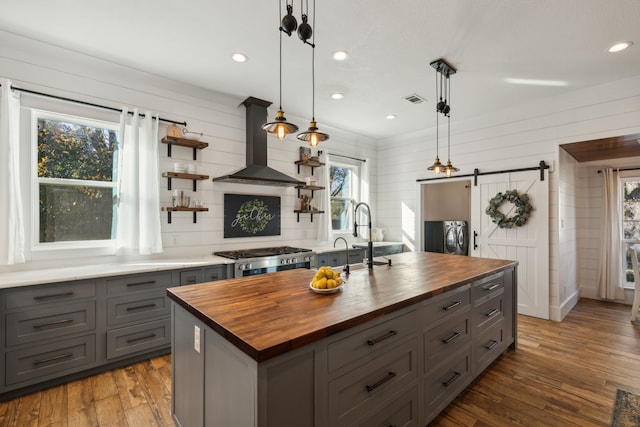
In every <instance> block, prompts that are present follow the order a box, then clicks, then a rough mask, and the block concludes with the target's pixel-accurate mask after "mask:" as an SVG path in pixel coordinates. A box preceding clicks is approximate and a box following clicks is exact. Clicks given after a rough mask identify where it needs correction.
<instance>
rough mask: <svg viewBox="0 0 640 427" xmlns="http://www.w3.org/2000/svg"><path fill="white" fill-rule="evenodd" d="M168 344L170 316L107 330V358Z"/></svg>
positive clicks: (169, 340)
mask: <svg viewBox="0 0 640 427" xmlns="http://www.w3.org/2000/svg"><path fill="white" fill-rule="evenodd" d="M170 345H171V319H170V318H166V319H160V320H155V321H152V322H146V323H141V324H137V325H134V326H127V327H124V328H118V329H113V330H111V331H108V332H107V359H115V358H118V357H123V356H129V355H131V354H135V353H139V352H141V351H145V350H151V349H154V348H158V347H168V346H170Z"/></svg>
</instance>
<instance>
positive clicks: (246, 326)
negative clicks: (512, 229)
mask: <svg viewBox="0 0 640 427" xmlns="http://www.w3.org/2000/svg"><path fill="white" fill-rule="evenodd" d="M390 257H391V258H392V260H393V266H391V267H389V266H380V267H375V268H374V270H373V271H368V270H357V271H353V272H352V273H351V274H350V275H349V277H348V279H347V281H346V283H345V284H344V285H343V287H342V289H340V290H339V291H338V292H336V293H333V294H324V295H320V294H316V293H314V292H312V291H311V290H310V289H309V287H308V283H309V281H310V280H311V279H312V277H313V275H314V271H309V270H305V269H301V270H289V271H283V272H278V273H271V274H267V275H258V276H249V277H245V278H240V279H231V280H223V281H219V282H215V283H210V284H205V285H202V286H200V287H192V286H186V287H185V286H183V287H180V288H172V289H169V290H168V291H167V292H168V295H169V297H170V298H171V299H172V300H173V302H174V304H172V313H173V315H172V332H173V337H174V339H173V341H172V343H173V344H172V346H173V347H172V352H173V358H172V363H173V369H172V375H173V381H172V386H173V390H172V412H173V417H174V420H175V421H176V425H178V426H181V427H199V426H207V427H215V426H225V427H234V426H237V427H247V426H259V427H265V426H269V427H276V426H277V427H286V426H295V427H302V426H316V427H337V426H425V425H427V424H428V423H429V421H431V420H432V419H433V418H434V417H435V416H436V415H437V414H438V413H440V412H441V411H442V410H443V409H444V408H445V407H446V406H447V405H448V404H449V403H450V402H451V401H452V400H453V399H454V398H455V397H456V396H457V395H458V394H459V393H460V392H461V391H462V390H463V389H464V388H465V387H466V386H467V385H468V384H469V383H470V382H471V381H472V380H473V379H474V378H475V377H477V376H478V375H479V374H480V373H481V372H482V371H483V370H484V369H486V368H487V367H488V366H489V365H490V364H491V362H492V361H494V360H495V359H496V358H497V357H498V356H499V355H500V354H502V353H503V352H504V351H505V350H506V349H507V348H512V349H515V347H516V269H517V263H516V262H513V261H505V260H494V259H480V258H471V257H462V256H456V255H444V254H436V253H425V252H407V253H403V254H397V255H391V256H390Z"/></svg>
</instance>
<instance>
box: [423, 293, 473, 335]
mask: <svg viewBox="0 0 640 427" xmlns="http://www.w3.org/2000/svg"><path fill="white" fill-rule="evenodd" d="M470 307H471V304H470V301H469V285H465V286H461V287H459V288H457V289H454V290H452V291H449V292H446V293H444V294H442V295H438V296H437V297H433V298H431V299H429V300H427V301H425V304H424V316H425V317H424V319H425V326H427V327H430V326H431V324H434V323H436V322H439V321H442V320H444V319H446V318H449V317H451V316H454V315H456V314H457V313H460V312H462V311H468V310H469V309H470Z"/></svg>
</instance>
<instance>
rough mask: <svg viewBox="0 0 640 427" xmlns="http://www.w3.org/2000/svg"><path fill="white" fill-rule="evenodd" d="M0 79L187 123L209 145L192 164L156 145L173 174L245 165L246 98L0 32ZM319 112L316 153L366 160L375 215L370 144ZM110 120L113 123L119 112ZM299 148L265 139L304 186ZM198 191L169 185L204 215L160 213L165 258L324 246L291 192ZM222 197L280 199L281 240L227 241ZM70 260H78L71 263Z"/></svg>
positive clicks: (188, 157)
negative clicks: (187, 168)
mask: <svg viewBox="0 0 640 427" xmlns="http://www.w3.org/2000/svg"><path fill="white" fill-rule="evenodd" d="M0 75H2V76H3V77H8V78H10V79H12V80H13V82H14V84H15V85H16V86H18V87H24V88H26V89H31V90H37V91H42V92H45V93H49V94H54V95H58V96H65V97H69V98H73V99H79V100H83V101H88V102H93V103H97V104H102V105H108V106H112V107H121V106H126V107H129V108H134V107H137V108H139V109H140V111H146V110H149V111H152V112H157V113H159V114H160V116H161V117H163V118H167V119H173V120H178V121H183V120H184V121H186V122H187V123H188V129H189V130H190V131H195V132H203V133H204V136H203V137H202V138H201V140H202V141H205V142H208V143H209V147H208V148H206V149H204V150H199V151H198V153H197V161H193V160H192V150H191V149H187V148H184V147H173V149H172V157H171V158H168V157H167V147H166V145H164V144H160V143H159V146H160V148H159V157H160V169H161V171H167V170H173V167H174V163H176V162H179V163H187V164H194V165H195V167H196V170H197V172H198V173H203V174H207V175H210V176H211V177H216V176H219V175H224V174H228V173H231V172H235V171H237V170H239V169H241V168H243V167H244V166H245V147H246V143H245V139H246V138H245V108H244V106H242V105H240V103H241V102H242V101H243V99H244V98H245V97H232V96H228V95H225V94H222V93H218V92H214V91H209V90H205V89H202V88H197V87H193V86H188V85H185V84H182V83H179V82H176V81H172V80H169V79H166V78H162V77H159V76H156V75H151V74H147V73H144V72H141V71H139V70H134V69H130V68H127V67H125V66H121V65H118V64H114V63H110V62H107V61H103V60H100V59H97V58H93V57H89V56H86V55H82V54H79V53H77V52H73V51H70V50H66V49H61V48H58V47H55V46H51V45H49V44H46V43H43V42H39V41H35V40H30V39H26V38H23V37H20V36H17V35H14V34H11V33H8V32H3V31H0ZM23 96H24V97H25V98H27V97H32V96H30V95H24V94H23ZM247 96H255V97H258V98H260V97H261V94H259V93H258V94H255V93H251V94H247ZM272 101H273V100H272ZM34 102H37V101H34ZM76 108H81V107H76ZM82 108H83V107H82ZM319 113H320V114H318V117H317V118H318V120H319V124H320V127H321V129H322V130H323V131H324V132H327V133H329V134H330V136H331V139H330V140H329V141H326V142H324V143H322V144H321V147H319V148H320V149H324V150H328V151H329V152H334V153H339V154H345V155H351V156H355V157H358V158H367V159H369V162H370V163H369V167H370V169H371V170H372V171H373V172H374V173H372V174H371V175H372V182H371V183H370V186H371V188H372V190H373V194H372V197H371V205H372V208H373V209H374V210H375V205H376V200H375V194H376V193H375V191H376V181H375V170H376V148H375V144H374V142H373V141H372V140H371V139H369V138H366V137H362V136H359V135H356V134H353V133H350V132H346V131H342V130H340V129H335V128H331V127H329V126H327V125H325V124H323V123H322V115H321V112H319ZM274 114H275V110H274V107H270V108H269V117H274ZM113 116H114V120H117V118H118V115H117V113H114V114H113ZM287 116H288V118H289V119H290V120H291V121H293V122H295V123H297V124H298V125H299V127H300V128H301V129H306V127H307V126H308V123H309V118H306V117H296V116H294V115H292V114H288V115H287ZM166 128H167V123H162V122H161V125H160V135H161V136H164V135H165V134H166ZM301 145H304V144H303V143H301V142H300V141H298V140H296V139H295V137H294V136H289V137H288V138H287V139H286V140H285V141H278V140H277V139H276V138H275V137H272V136H269V138H268V150H269V152H268V164H269V166H270V167H272V168H274V169H277V170H279V171H281V172H283V173H285V174H288V175H290V176H293V177H297V178H298V179H301V180H303V179H304V177H305V176H308V175H309V173H310V170H309V169H308V168H304V167H303V168H302V169H301V171H300V172H301V173H300V174H299V175H298V173H297V167H296V165H295V164H294V161H295V160H297V159H298V158H299V153H298V149H299V147H300V146H301ZM314 152H315V150H314ZM27 177H28V175H27ZM197 185H198V187H197V188H198V189H197V192H196V193H192V191H191V187H192V182H191V181H184V180H173V181H172V187H173V188H177V189H184V190H185V191H186V192H187V194H188V195H190V196H191V197H192V199H193V200H195V199H197V200H202V201H203V203H204V206H205V207H208V208H209V211H208V212H202V213H198V217H197V223H196V224H194V223H193V217H192V214H191V213H188V212H175V213H173V215H172V223H171V224H168V223H167V214H166V212H163V213H161V222H162V240H163V246H164V249H165V250H164V254H163V256H180V257H184V256H197V255H208V254H211V252H212V251H214V250H229V249H239V248H248V247H260V246H272V245H274V246H275V245H287V244H291V245H301V246H305V247H306V246H316V245H318V244H321V243H322V242H317V239H316V237H317V224H318V221H317V218H318V217H317V216H314V222H310V217H309V215H300V222H297V221H296V215H295V214H294V212H293V210H294V209H295V208H297V206H298V205H297V203H298V199H297V192H296V190H295V189H294V188H291V187H275V186H256V185H243V184H232V183H217V182H215V183H214V182H213V181H211V180H210V179H209V180H206V181H199V182H198V184H197ZM225 193H239V194H261V195H273V196H280V197H281V207H282V210H281V212H282V222H281V234H280V235H279V236H272V237H251V238H232V239H225V238H224V237H223V213H224V211H223V197H224V194H225ZM160 196H161V197H160V200H161V204H162V205H165V206H167V205H170V204H171V192H170V191H168V190H167V180H166V179H161V189H160ZM327 215H328V214H327ZM74 262H77V258H76V259H75V260H74Z"/></svg>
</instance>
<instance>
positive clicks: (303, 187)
mask: <svg viewBox="0 0 640 427" xmlns="http://www.w3.org/2000/svg"><path fill="white" fill-rule="evenodd" d="M295 188H297V189H298V198H300V190H311V197H313V192H314V191H316V190H324V187H320V186H319V185H296V186H295Z"/></svg>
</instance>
